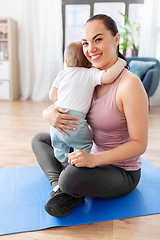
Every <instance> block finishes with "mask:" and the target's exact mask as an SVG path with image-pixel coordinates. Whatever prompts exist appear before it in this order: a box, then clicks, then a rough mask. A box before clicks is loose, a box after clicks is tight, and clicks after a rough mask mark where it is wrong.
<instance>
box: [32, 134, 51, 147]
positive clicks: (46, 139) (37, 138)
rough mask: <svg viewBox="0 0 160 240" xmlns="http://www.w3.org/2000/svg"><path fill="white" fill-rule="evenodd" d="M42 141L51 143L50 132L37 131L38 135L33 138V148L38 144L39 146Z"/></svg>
mask: <svg viewBox="0 0 160 240" xmlns="http://www.w3.org/2000/svg"><path fill="white" fill-rule="evenodd" d="M42 142H46V143H47V144H49V143H50V144H51V140H50V135H49V133H45V132H39V133H36V135H35V136H34V137H33V138H32V141H31V146H32V149H33V150H34V149H36V148H37V146H39V144H40V143H42Z"/></svg>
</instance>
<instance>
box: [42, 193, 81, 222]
mask: <svg viewBox="0 0 160 240" xmlns="http://www.w3.org/2000/svg"><path fill="white" fill-rule="evenodd" d="M83 201H84V197H79V198H78V197H72V196H70V195H68V194H66V193H63V192H62V191H61V190H60V189H58V190H57V191H56V192H51V198H50V199H49V200H48V202H47V203H46V204H45V210H46V211H47V213H49V214H50V215H51V216H53V217H66V216H68V215H69V214H70V213H71V212H72V210H73V209H74V208H75V207H76V206H77V205H79V204H81V203H82V202H83Z"/></svg>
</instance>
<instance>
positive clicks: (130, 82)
mask: <svg viewBox="0 0 160 240" xmlns="http://www.w3.org/2000/svg"><path fill="white" fill-rule="evenodd" d="M119 88H120V89H122V90H126V89H127V90H133V89H136V88H140V89H142V90H144V87H143V84H142V81H141V80H140V78H139V77H137V76H136V75H135V74H133V73H132V72H130V71H129V70H126V71H125V72H124V74H123V75H122V77H121V81H120V83H119Z"/></svg>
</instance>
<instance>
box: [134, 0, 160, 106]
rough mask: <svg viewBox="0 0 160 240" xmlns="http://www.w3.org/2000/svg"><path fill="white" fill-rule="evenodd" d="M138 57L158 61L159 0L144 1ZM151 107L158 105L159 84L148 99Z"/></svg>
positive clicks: (159, 95)
mask: <svg viewBox="0 0 160 240" xmlns="http://www.w3.org/2000/svg"><path fill="white" fill-rule="evenodd" d="M144 7H145V10H144V18H143V23H142V31H141V39H140V47H139V54H138V56H139V57H154V58H157V59H158V60H159V61H160V14H159V10H160V0H152V1H151V0H144ZM150 102H151V105H160V83H159V85H158V88H157V90H156V92H155V93H154V95H153V96H152V97H151V98H150Z"/></svg>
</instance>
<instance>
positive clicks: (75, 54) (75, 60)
mask: <svg viewBox="0 0 160 240" xmlns="http://www.w3.org/2000/svg"><path fill="white" fill-rule="evenodd" d="M64 60H65V61H66V62H67V64H68V65H69V67H85V68H90V67H91V66H92V65H91V63H90V62H89V61H88V60H87V58H86V57H85V55H84V54H83V47H82V43H81V42H72V43H70V44H69V45H68V46H67V48H66V49H65V51H64Z"/></svg>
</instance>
